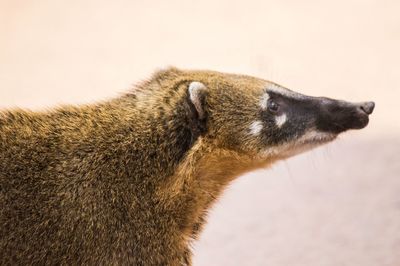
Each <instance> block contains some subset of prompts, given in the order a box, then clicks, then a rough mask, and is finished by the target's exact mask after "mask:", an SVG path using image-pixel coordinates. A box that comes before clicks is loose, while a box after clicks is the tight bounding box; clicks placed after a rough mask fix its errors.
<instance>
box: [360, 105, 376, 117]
mask: <svg viewBox="0 0 400 266" xmlns="http://www.w3.org/2000/svg"><path fill="white" fill-rule="evenodd" d="M360 108H361V110H363V111H364V112H365V113H366V114H368V115H370V114H372V112H373V111H374V108H375V103H374V102H365V103H362V104H361V105H360Z"/></svg>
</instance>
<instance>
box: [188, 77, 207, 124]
mask: <svg viewBox="0 0 400 266" xmlns="http://www.w3.org/2000/svg"><path fill="white" fill-rule="evenodd" d="M206 91H207V88H206V86H205V85H204V84H203V83H201V82H198V81H193V82H192V83H190V85H189V97H190V101H191V102H192V103H193V105H194V107H195V108H196V111H197V113H198V115H199V118H200V119H204V117H205V113H204V107H203V104H204V97H205V92H206Z"/></svg>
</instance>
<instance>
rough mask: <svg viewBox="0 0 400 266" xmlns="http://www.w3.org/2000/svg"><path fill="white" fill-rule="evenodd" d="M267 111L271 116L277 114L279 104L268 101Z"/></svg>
mask: <svg viewBox="0 0 400 266" xmlns="http://www.w3.org/2000/svg"><path fill="white" fill-rule="evenodd" d="M268 111H270V112H271V113H273V114H275V113H277V112H278V111H279V104H277V103H276V102H274V101H273V100H271V99H270V100H269V101H268Z"/></svg>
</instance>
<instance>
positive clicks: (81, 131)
mask: <svg viewBox="0 0 400 266" xmlns="http://www.w3.org/2000/svg"><path fill="white" fill-rule="evenodd" d="M373 109H374V104H373V103H372V102H366V103H359V104H353V103H348V102H344V101H338V100H332V99H328V98H320V97H310V96H305V95H301V94H298V93H296V92H293V91H291V90H288V89H286V88H283V87H281V86H279V85H277V84H274V83H272V82H269V81H266V80H262V79H257V78H254V77H249V76H243V75H234V74H224V73H218V72H212V71H182V70H178V69H176V68H170V69H168V70H165V71H160V72H158V73H156V74H154V75H153V77H152V78H151V79H149V80H148V81H146V82H143V83H142V84H140V85H139V86H137V88H135V89H134V90H132V91H131V92H129V93H126V94H125V95H122V96H121V97H118V98H115V99H112V100H109V101H106V102H102V103H97V104H93V105H83V106H77V107H73V106H67V107H62V108H58V109H54V110H52V111H49V112H30V111H24V110H5V111H2V112H1V113H0V264H1V265H15V264H49V265H54V264H63V265H66V264H68V265H71V264H72V265H74V264H86V265H126V264H131V265H190V264H191V259H190V258H191V251H190V248H189V245H190V242H191V241H192V240H193V239H195V238H196V236H197V235H198V233H199V232H200V231H201V227H202V225H203V223H204V221H205V215H206V211H207V209H208V208H209V207H210V206H211V205H212V203H213V202H214V201H215V200H216V199H217V198H218V196H219V195H220V194H221V192H222V191H223V189H224V187H226V185H227V184H228V183H229V182H231V181H232V180H234V179H235V178H236V177H237V176H239V175H241V174H242V173H245V172H248V171H251V170H253V169H257V168H260V167H266V166H268V165H270V164H271V163H273V162H275V161H277V160H280V159H285V158H288V157H290V156H293V155H295V154H297V153H299V152H303V151H305V150H309V149H311V148H313V147H316V146H319V145H321V144H323V143H326V142H329V141H332V140H333V139H335V137H336V136H337V135H338V134H339V133H341V132H343V131H346V130H348V129H358V128H363V127H365V126H366V125H367V123H368V115H369V114H371V113H372V111H373Z"/></svg>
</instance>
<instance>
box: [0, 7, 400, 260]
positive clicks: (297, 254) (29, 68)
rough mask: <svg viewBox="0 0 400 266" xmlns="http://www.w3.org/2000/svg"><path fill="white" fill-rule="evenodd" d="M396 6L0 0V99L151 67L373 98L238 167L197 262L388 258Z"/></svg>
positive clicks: (76, 96)
mask: <svg viewBox="0 0 400 266" xmlns="http://www.w3.org/2000/svg"><path fill="white" fill-rule="evenodd" d="M399 14H400V2H399V1H394V0H393V1H390V0H379V1H378V0H360V1H355V0H351V1H346V0H342V1H317V0H303V1H295V0H292V1H290V0H282V1H254V0H247V1H235V0H231V1H228V0H223V1H211V0H207V1H175V0H173V1H138V0H136V1H100V0H97V1H82V0H80V1H77V0H70V1H57V0H55V1H54V0H52V1H50V0H36V1H28V0H25V1H23V0H13V1H6V0H0V107H1V108H8V107H15V106H18V107H26V108H33V109H42V108H48V107H52V106H54V105H58V104H63V103H74V104H75V103H86V102H92V101H95V100H100V99H104V98H108V97H113V96H116V95H118V93H120V92H122V91H124V90H127V89H129V88H131V87H132V84H134V83H136V82H138V81H140V80H141V79H144V78H146V77H148V76H149V75H150V74H151V73H152V72H153V71H154V70H155V69H156V68H160V67H164V66H167V65H175V66H178V67H181V68H196V69H197V68H205V69H213V70H219V71H225V72H238V73H244V74H250V75H255V76H259V77H263V78H266V79H271V80H273V81H275V82H278V83H281V84H282V85H285V86H287V87H289V88H292V89H294V90H297V91H300V92H303V93H306V94H311V95H318V96H320V95H323V96H329V97H333V98H340V99H346V100H351V101H363V100H374V101H375V102H376V105H377V107H376V110H375V112H374V114H373V116H372V119H371V123H370V125H369V126H368V128H366V129H364V130H362V131H354V132H350V133H348V134H346V135H344V136H343V137H342V138H341V139H340V140H339V141H337V142H335V143H332V144H330V145H328V146H325V147H322V148H320V149H318V150H315V151H313V152H310V153H308V154H305V155H301V156H298V157H295V158H293V159H290V160H287V161H286V162H282V163H279V164H277V165H276V166H275V167H274V168H273V169H269V170H262V171H258V172H255V173H251V174H248V175H246V176H243V177H241V178H240V179H239V180H237V181H236V182H234V183H233V184H232V186H231V187H230V188H229V189H228V190H227V192H226V193H225V194H224V197H223V198H222V199H221V200H220V202H219V203H218V204H217V205H216V206H215V208H214V209H213V210H212V211H211V213H210V217H209V223H208V226H207V227H206V230H205V231H204V233H203V235H202V236H201V240H200V241H199V242H197V243H196V244H195V245H194V253H195V257H194V262H195V265H204V266H206V265H207V266H213V265H279V266H280V265H295V266H297V265H299V266H309V265H311V266H313V265H317V266H319V265H327V266H328V265H329V266H336V265H363V266H375V265H379V266H380V265H387V266H397V265H400V104H399V101H400V75H399V74H400V50H399V47H400V15H399Z"/></svg>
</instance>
